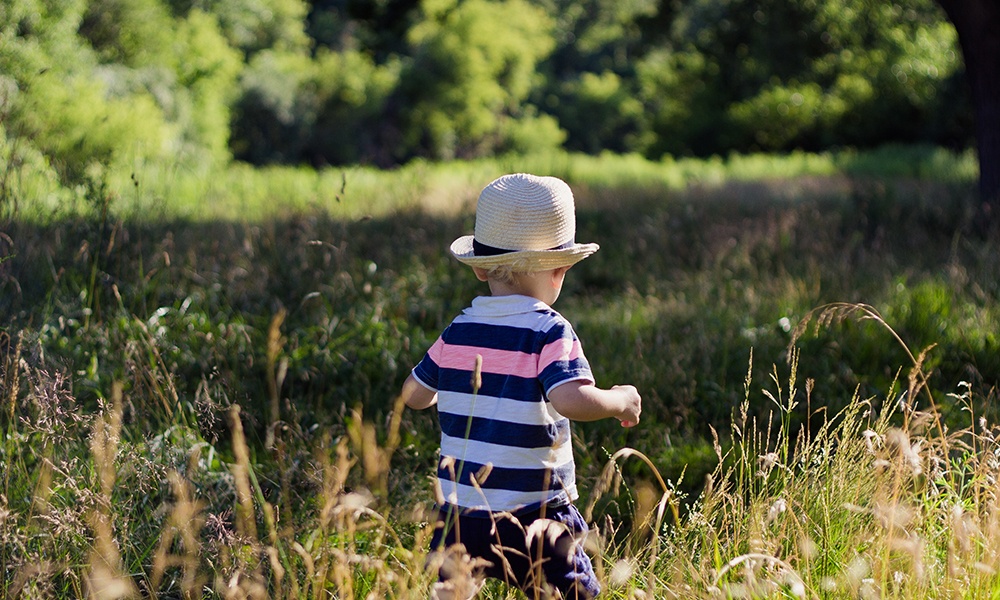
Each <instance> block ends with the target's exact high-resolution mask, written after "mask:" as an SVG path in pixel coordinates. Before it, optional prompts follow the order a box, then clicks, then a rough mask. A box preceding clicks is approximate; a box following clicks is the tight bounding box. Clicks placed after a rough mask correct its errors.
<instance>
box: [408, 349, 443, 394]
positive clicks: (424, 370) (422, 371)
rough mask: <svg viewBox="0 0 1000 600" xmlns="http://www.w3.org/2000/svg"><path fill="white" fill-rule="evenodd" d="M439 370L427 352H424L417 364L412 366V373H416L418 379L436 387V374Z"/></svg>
mask: <svg viewBox="0 0 1000 600" xmlns="http://www.w3.org/2000/svg"><path fill="white" fill-rule="evenodd" d="M440 372H441V370H440V369H439V368H438V365H437V363H436V362H434V359H432V358H431V357H430V355H429V354H425V355H424V358H423V360H421V361H420V362H419V363H417V366H416V367H414V368H413V374H414V375H416V376H417V377H418V378H419V379H420V381H423V382H424V383H426V384H427V385H429V386H431V387H433V388H434V389H438V374H439V373H440Z"/></svg>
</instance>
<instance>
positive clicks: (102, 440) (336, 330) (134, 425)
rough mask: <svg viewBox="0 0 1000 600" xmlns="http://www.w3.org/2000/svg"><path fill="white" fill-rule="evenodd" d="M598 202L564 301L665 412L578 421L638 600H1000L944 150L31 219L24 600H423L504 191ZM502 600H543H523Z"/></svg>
mask: <svg viewBox="0 0 1000 600" xmlns="http://www.w3.org/2000/svg"><path fill="white" fill-rule="evenodd" d="M518 170H526V171H533V172H540V173H541V172H544V173H550V174H555V175H559V176H562V177H564V178H565V179H567V180H568V181H569V182H570V184H571V186H572V187H573V188H574V190H575V192H576V195H577V201H578V235H577V239H578V240H581V241H594V242H597V243H599V244H600V245H601V250H600V252H598V253H597V254H596V255H594V256H593V257H592V258H590V259H588V260H587V261H584V262H583V263H581V264H580V265H578V266H576V267H574V268H573V270H572V271H571V272H570V274H569V276H568V279H567V284H566V287H565V289H564V292H563V295H562V297H561V298H560V300H559V303H558V305H557V308H559V310H560V311H561V312H562V313H563V314H564V315H566V316H567V317H568V318H569V319H570V320H571V321H573V322H574V324H575V325H576V328H577V331H578V333H579V334H580V337H581V338H582V340H583V342H584V345H585V348H586V350H587V355H588V358H589V359H590V361H591V362H592V364H593V366H594V368H595V374H596V375H597V377H598V380H599V381H598V383H599V384H601V385H605V386H607V385H611V384H614V383H633V384H635V385H636V386H637V387H638V388H639V389H640V392H641V393H642V394H643V398H644V402H645V404H644V413H643V416H644V421H643V423H642V424H641V425H640V426H639V427H637V428H635V429H631V430H622V429H621V428H619V427H617V426H615V424H614V423H601V422H598V423H583V424H577V425H576V426H575V427H574V435H575V439H576V455H577V464H578V478H579V480H580V482H581V484H582V486H581V487H582V493H583V497H582V498H581V501H580V506H581V508H584V509H586V514H587V516H588V518H589V519H590V520H591V522H592V523H593V524H594V525H595V531H596V534H595V536H594V537H593V538H592V539H588V540H587V543H588V546H589V547H590V549H591V550H592V552H593V555H594V556H595V558H596V561H595V562H596V564H597V565H598V568H599V571H600V576H601V578H602V582H603V583H604V585H605V588H606V589H607V590H608V591H609V594H608V597H611V598H665V597H691V598H702V597H729V598H742V597H789V596H792V597H810V598H812V597H823V598H883V597H892V598H925V597H942V598H943V597H948V598H951V597H956V596H958V597H964V598H992V597H995V596H996V595H997V594H1000V574H998V571H997V570H998V569H1000V542H998V540H1000V531H998V523H1000V507H998V497H997V492H998V488H997V485H998V484H997V472H998V471H997V469H998V468H1000V467H998V463H997V456H998V455H1000V447H998V443H997V438H996V434H997V433H998V430H997V428H996V423H997V422H998V415H997V409H996V404H997V389H996V386H997V382H998V381H1000V352H998V350H1000V348H998V346H1000V339H998V334H1000V331H998V323H1000V318H998V317H1000V315H998V310H1000V284H998V283H997V278H996V273H997V272H998V271H1000V259H998V258H997V257H998V254H997V246H996V240H993V239H982V238H978V237H975V236H973V235H970V234H968V233H967V232H968V231H970V230H972V227H971V223H970V216H969V215H970V214H971V210H970V207H971V202H972V200H971V197H972V196H971V195H972V193H973V189H974V176H975V175H974V174H975V168H974V161H971V160H970V157H968V156H954V155H951V154H949V153H947V152H943V151H939V150H935V149H927V148H890V149H885V150H883V151H880V152H874V153H867V154H855V153H842V154H831V155H793V156H784V157H768V156H749V157H738V156H734V157H729V158H726V159H717V160H711V161H669V162H665V163H649V162H646V161H643V160H641V159H638V158H635V157H615V156H604V157H597V158H594V157H580V156H564V155H553V156H539V157H527V158H508V159H502V160H501V159H498V160H494V161H483V162H478V163H462V164H449V165H436V164H415V165H411V166H408V167H406V168H404V169H401V170H399V171H393V172H376V171H368V170H363V169H345V170H328V171H322V172H313V171H303V170H297V169H287V168H286V169H268V170H251V169H248V168H245V167H239V166H234V167H233V168H232V169H231V170H229V171H227V172H225V173H218V174H211V176H208V177H206V176H204V174H184V173H170V172H169V171H162V170H158V169H157V168H153V167H142V168H138V167H137V169H136V170H135V172H133V173H129V174H120V175H115V174H109V175H107V176H106V177H104V178H102V179H98V180H95V181H94V182H92V184H90V185H88V186H84V187H82V188H80V189H78V190H71V191H68V192H67V191H63V192H60V194H34V195H32V194H31V193H29V192H32V191H35V190H38V189H41V188H38V187H31V185H30V184H31V181H30V178H24V182H25V183H24V184H23V185H24V187H23V188H22V189H21V190H20V191H21V192H22V193H23V194H24V197H23V198H21V199H20V200H19V201H18V202H17V203H16V207H15V206H14V205H13V204H12V203H8V204H7V205H5V206H0V209H2V215H3V221H2V222H3V223H4V225H3V227H2V228H0V232H2V234H0V398H2V400H3V406H4V410H3V411H2V415H0V430H2V432H3V438H2V443H0V577H2V585H3V586H4V588H5V589H6V590H7V593H8V594H9V595H12V596H15V597H17V596H19V595H23V596H24V597H78V596H82V595H85V594H91V595H93V596H95V597H99V598H112V597H113V598H121V597H135V596H154V595H155V596H157V597H167V598H170V597H177V598H194V597H206V596H207V597H221V598H248V597H250V598H263V597H296V598H299V597H309V598H323V597H338V598H378V597H382V598H424V597H426V596H427V591H428V589H429V586H430V585H431V583H432V582H431V580H430V578H429V577H428V576H427V575H426V573H425V571H424V569H423V563H424V560H425V554H426V552H425V550H426V544H427V540H428V536H429V531H428V528H427V527H426V525H427V516H426V515H427V514H428V512H429V510H430V508H431V507H432V505H433V498H434V496H433V490H432V489H431V485H430V482H429V479H428V476H429V475H430V474H431V473H432V472H433V465H434V464H435V457H434V451H435V448H436V443H437V435H438V433H437V429H436V423H435V420H434V416H433V414H422V413H414V412H412V411H403V410H401V407H400V406H398V405H397V403H396V396H395V394H396V391H397V390H398V386H399V384H400V383H401V381H402V379H403V378H404V377H405V376H406V373H407V372H408V371H409V369H410V367H411V366H412V365H413V364H414V363H415V362H416V361H417V360H419V358H420V356H421V355H422V354H423V352H424V351H425V350H426V348H427V347H428V346H429V344H430V343H431V342H432V341H433V340H434V338H435V337H436V335H437V334H438V333H439V331H440V329H441V327H442V326H443V325H444V324H446V323H447V322H448V321H449V320H450V319H451V317H452V316H454V314H455V313H456V312H457V311H459V310H460V309H461V308H463V307H464V306H465V305H466V304H467V303H468V302H469V300H470V299H471V298H472V297H473V296H474V295H475V294H477V293H479V292H481V291H482V290H481V287H480V286H481V284H479V283H478V282H477V281H476V280H475V278H474V276H473V275H472V274H471V272H469V271H468V270H467V269H464V268H462V267H461V266H460V265H459V264H458V263H457V262H455V261H454V260H452V259H450V258H449V257H448V256H447V254H446V248H447V246H448V244H449V243H450V242H451V240H452V239H454V238H455V237H456V236H458V235H461V234H464V233H467V232H468V231H471V228H472V224H473V218H472V214H471V208H472V207H473V206H474V200H475V196H476V194H477V192H478V190H479V188H481V187H482V185H484V184H485V183H486V182H488V181H489V180H491V179H492V178H493V177H495V176H497V175H499V174H501V173H504V172H510V171H518ZM483 597H486V598H515V597H517V596H516V595H514V594H513V593H510V592H508V591H507V590H505V589H503V588H502V587H500V586H497V585H491V586H488V587H487V588H486V590H485V591H484V593H483Z"/></svg>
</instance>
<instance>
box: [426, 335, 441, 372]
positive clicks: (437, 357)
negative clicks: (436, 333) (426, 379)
mask: <svg viewBox="0 0 1000 600" xmlns="http://www.w3.org/2000/svg"><path fill="white" fill-rule="evenodd" d="M443 348H444V340H443V339H441V338H438V339H437V341H436V342H434V345H433V346H431V347H430V348H428V349H427V356H430V357H431V360H433V361H434V362H435V363H436V364H437V365H438V366H441V350H442V349H443Z"/></svg>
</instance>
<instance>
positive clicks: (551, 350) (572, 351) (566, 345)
mask: <svg viewBox="0 0 1000 600" xmlns="http://www.w3.org/2000/svg"><path fill="white" fill-rule="evenodd" d="M581 356H583V346H581V345H580V341H579V340H570V339H565V338H564V339H559V340H556V341H554V342H550V343H548V344H546V345H545V347H544V348H542V354H541V356H539V358H538V372H539V373H540V372H542V371H544V370H545V367H548V366H549V365H551V364H552V363H554V362H559V361H570V360H576V359H577V358H580V357H581Z"/></svg>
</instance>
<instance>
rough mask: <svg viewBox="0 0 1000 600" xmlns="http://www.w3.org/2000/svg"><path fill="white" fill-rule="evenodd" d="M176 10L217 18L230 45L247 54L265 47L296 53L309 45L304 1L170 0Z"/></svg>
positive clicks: (307, 6)
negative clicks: (195, 12)
mask: <svg viewBox="0 0 1000 600" xmlns="http://www.w3.org/2000/svg"><path fill="white" fill-rule="evenodd" d="M170 1H171V2H172V3H173V4H174V5H175V11H178V12H180V13H181V14H187V13H188V12H189V11H193V10H197V11H201V12H204V13H207V14H210V15H213V16H215V17H216V19H218V22H219V25H220V27H221V30H222V32H223V33H224V34H225V38H226V40H227V42H228V43H229V45H231V46H233V47H235V48H239V49H240V50H241V51H243V52H244V53H246V54H247V55H248V56H252V55H253V54H255V53H257V52H259V51H261V50H266V49H273V50H278V51H283V52H299V51H302V50H305V49H307V48H308V46H309V40H308V38H307V37H306V34H305V18H306V14H307V13H308V11H309V5H308V4H307V3H306V2H304V1H303V0H235V1H234V0H170Z"/></svg>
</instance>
